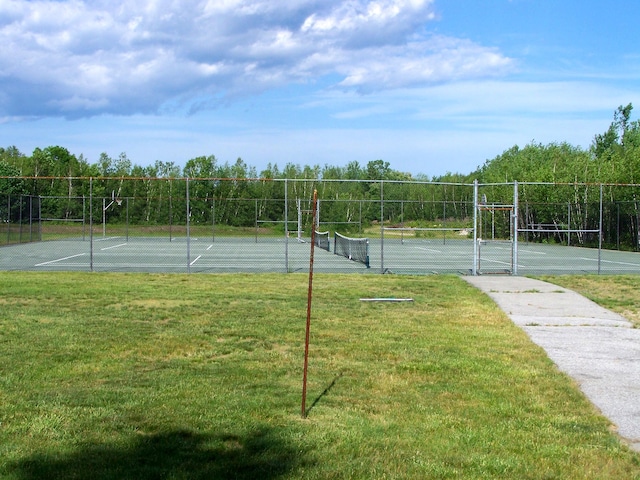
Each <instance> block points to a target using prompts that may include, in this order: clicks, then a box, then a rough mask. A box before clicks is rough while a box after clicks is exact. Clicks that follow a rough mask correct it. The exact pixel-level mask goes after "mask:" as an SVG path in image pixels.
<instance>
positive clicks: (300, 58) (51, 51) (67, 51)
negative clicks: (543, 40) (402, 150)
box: [0, 0, 511, 117]
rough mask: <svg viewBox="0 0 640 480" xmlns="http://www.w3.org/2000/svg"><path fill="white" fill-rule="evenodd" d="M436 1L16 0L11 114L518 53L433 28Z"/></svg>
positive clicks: (150, 109)
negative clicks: (432, 31) (427, 30)
mask: <svg viewBox="0 0 640 480" xmlns="http://www.w3.org/2000/svg"><path fill="white" fill-rule="evenodd" d="M432 3H433V0H299V1H296V2H273V1H265V0H215V1H213V0H209V1H206V2H201V1H198V0H190V1H180V2H179V1H175V0H155V1H154V0H141V1H134V0H124V1H120V2H110V1H106V0H103V1H97V2H96V1H93V2H90V1H89V0H67V1H54V0H37V1H27V0H8V1H5V2H3V3H2V4H1V5H0V42H1V43H2V44H3V45H4V46H5V47H4V48H3V49H2V51H0V72H2V74H1V75H0V90H2V91H3V92H5V94H4V95H3V96H2V97H1V98H0V115H2V116H6V117H19V116H24V117H29V116H31V117H41V116H49V115H51V116H58V115H65V116H68V117H82V116H92V115H97V114H102V113H112V114H124V115H129V114H134V113H154V112H159V111H162V110H163V109H164V108H167V107H168V106H173V107H176V106H177V107H178V108H180V106H181V105H182V108H186V109H191V110H194V109H199V108H206V107H208V106H211V105H212V104H217V103H218V102H219V101H220V100H221V99H225V98H226V99H231V98H234V97H238V96H246V95H251V94H255V93H257V92H262V91H265V90H268V89H271V88H276V87H282V86H286V85H288V84H291V83H296V82H307V81H309V80H315V79H320V78H322V77H324V76H327V75H331V76H337V78H338V80H337V82H336V85H337V86H339V87H341V88H347V89H357V90H359V91H361V92H371V91H384V90H387V89H396V88H403V87H414V86H420V85H425V84H430V83H433V82H443V81H447V80H459V79H467V78H478V77H486V76H494V75H500V74H503V73H504V72H505V71H508V69H509V68H510V66H511V61H510V60H509V59H508V58H506V57H505V56H504V55H502V54H501V53H500V52H499V51H496V50H494V49H491V48H485V47H483V46H481V45H477V44H474V43H472V42H469V41H461V40H456V39H452V38H447V37H442V36H430V35H428V34H426V33H425V26H426V25H428V24H429V22H431V21H432V20H433V18H434V16H433V9H432Z"/></svg>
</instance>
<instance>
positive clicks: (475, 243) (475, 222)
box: [471, 180, 478, 276]
mask: <svg viewBox="0 0 640 480" xmlns="http://www.w3.org/2000/svg"><path fill="white" fill-rule="evenodd" d="M477 265H478V180H474V181H473V264H472V265H471V275H473V276H476V275H477V274H478V268H477Z"/></svg>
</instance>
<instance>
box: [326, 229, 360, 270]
mask: <svg viewBox="0 0 640 480" xmlns="http://www.w3.org/2000/svg"><path fill="white" fill-rule="evenodd" d="M333 253H335V254H336V255H342V256H343V257H347V258H348V259H349V260H353V261H354V262H360V263H363V264H364V265H365V266H366V267H367V268H369V239H368V238H350V237H345V236H344V235H341V234H339V233H338V232H335V233H334V235H333Z"/></svg>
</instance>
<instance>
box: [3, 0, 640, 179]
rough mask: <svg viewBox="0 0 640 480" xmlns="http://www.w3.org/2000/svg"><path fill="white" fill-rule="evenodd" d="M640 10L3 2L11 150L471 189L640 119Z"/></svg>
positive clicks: (477, 0) (503, 4)
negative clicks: (541, 153) (515, 153)
mask: <svg viewBox="0 0 640 480" xmlns="http://www.w3.org/2000/svg"><path fill="white" fill-rule="evenodd" d="M639 18H640V2H638V1H636V0H609V1H607V2H603V1H602V0H560V1H559V0H287V1H284V0H283V1H274V0H182V1H178V0H124V1H117V0H91V1H88V0H49V1H47V0H0V44H1V45H2V48H1V49H0V146H4V147H7V146H10V145H15V146H16V147H18V149H20V151H22V152H23V153H26V154H31V153H32V151H33V149H34V148H36V147H41V148H44V147H46V146H50V145H60V146H63V147H66V148H68V149H69V150H70V151H71V152H72V153H74V154H76V155H80V154H83V155H84V157H85V158H86V159H87V160H88V161H89V162H91V163H93V162H96V161H97V159H98V157H99V155H100V153H102V152H105V153H107V154H108V155H109V156H111V157H117V156H118V155H119V154H120V153H123V152H124V153H126V154H127V156H128V157H129V159H130V160H131V161H132V162H133V163H134V164H137V165H150V164H153V163H154V162H155V161H156V160H161V161H163V162H175V163H176V164H177V165H180V166H182V165H184V162H185V161H186V160H188V159H190V158H194V157H196V156H200V155H215V156H216V157H217V158H218V159H219V160H220V161H221V162H229V163H234V162H235V160H236V159H237V158H238V157H241V158H242V159H243V160H244V161H245V162H246V163H247V164H248V165H250V166H254V167H256V168H257V170H258V172H259V171H260V170H261V169H262V168H264V167H265V166H266V165H267V164H268V163H275V164H278V166H280V167H283V166H284V165H285V164H287V163H294V164H300V165H306V164H309V165H315V164H319V165H325V164H329V165H346V164H347V163H349V162H351V161H354V160H355V161H358V162H360V163H361V164H363V165H365V164H366V163H367V162H369V161H371V160H376V159H383V160H385V161H388V162H389V163H390V164H391V167H392V168H393V169H395V170H400V171H404V172H409V173H412V174H425V175H429V176H432V175H440V174H443V173H446V172H449V171H450V172H460V173H470V172H471V171H473V170H474V169H475V168H476V167H478V166H479V165H482V164H483V163H484V162H485V160H487V159H491V158H494V157H495V156H497V155H499V154H500V153H502V152H503V151H504V150H506V149H508V148H510V147H512V146H513V145H520V146H524V145H526V144H527V143H530V142H532V141H535V142H540V143H544V144H546V143H551V142H563V141H566V142H569V143H571V144H573V145H577V146H582V147H584V148H587V147H588V146H589V145H590V143H591V140H592V139H593V137H594V135H595V134H597V133H602V132H604V131H605V130H606V129H607V127H608V126H609V124H610V123H611V121H612V118H613V113H614V111H615V110H616V108H617V107H618V106H619V105H623V104H624V105H626V104H628V103H633V104H634V105H636V106H637V107H636V108H637V110H634V112H633V114H632V118H633V119H635V118H637V117H638V111H640V47H638V42H637V33H636V30H637V21H638V19H639Z"/></svg>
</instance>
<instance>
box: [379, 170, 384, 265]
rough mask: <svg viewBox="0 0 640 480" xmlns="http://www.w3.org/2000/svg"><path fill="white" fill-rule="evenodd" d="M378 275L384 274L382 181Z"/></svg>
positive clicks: (381, 191)
mask: <svg viewBox="0 0 640 480" xmlns="http://www.w3.org/2000/svg"><path fill="white" fill-rule="evenodd" d="M380 273H382V274H384V180H380Z"/></svg>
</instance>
